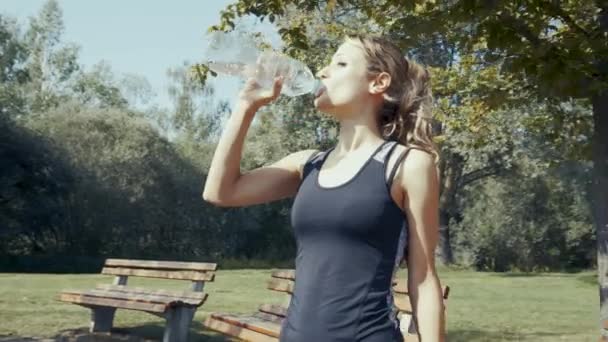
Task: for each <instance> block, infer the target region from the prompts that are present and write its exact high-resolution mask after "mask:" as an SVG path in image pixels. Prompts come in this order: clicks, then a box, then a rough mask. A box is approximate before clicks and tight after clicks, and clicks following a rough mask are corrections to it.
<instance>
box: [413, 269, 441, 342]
mask: <svg viewBox="0 0 608 342" xmlns="http://www.w3.org/2000/svg"><path fill="white" fill-rule="evenodd" d="M412 294H413V297H414V298H412V302H413V304H414V307H415V310H414V312H415V316H416V320H417V323H418V332H419V334H420V339H421V342H443V341H445V325H444V320H445V317H444V308H443V295H442V291H441V286H440V284H439V280H438V279H437V277H436V276H434V277H429V278H428V279H427V280H425V281H424V282H423V283H421V284H420V285H419V286H418V287H417V290H416V291H413V293H412Z"/></svg>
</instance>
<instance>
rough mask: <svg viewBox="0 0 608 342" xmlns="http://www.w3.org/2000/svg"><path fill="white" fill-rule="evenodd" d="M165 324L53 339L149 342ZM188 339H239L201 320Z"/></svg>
mask: <svg viewBox="0 0 608 342" xmlns="http://www.w3.org/2000/svg"><path fill="white" fill-rule="evenodd" d="M164 329H165V324H164V323H163V324H160V323H159V324H155V323H148V324H142V325H137V326H132V327H119V328H117V327H115V328H112V332H111V334H105V333H89V332H88V329H87V328H78V329H69V330H64V331H61V332H60V333H59V334H58V335H56V336H55V337H53V338H52V339H51V340H53V341H61V342H119V341H120V342H148V341H162V339H163V333H164ZM22 341H23V342H34V341H37V340H30V339H22V338H21V339H20V338H15V339H7V340H4V339H0V342H22ZM188 341H189V342H190V341H193V342H236V341H238V340H236V339H231V338H230V337H227V336H223V335H220V334H218V333H216V332H214V331H211V330H209V329H207V328H205V327H204V326H203V324H202V323H200V322H192V324H191V325H190V330H189V335H188Z"/></svg>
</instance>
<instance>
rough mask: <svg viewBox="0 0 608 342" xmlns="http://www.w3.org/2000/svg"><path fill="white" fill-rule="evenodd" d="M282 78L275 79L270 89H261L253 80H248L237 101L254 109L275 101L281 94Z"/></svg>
mask: <svg viewBox="0 0 608 342" xmlns="http://www.w3.org/2000/svg"><path fill="white" fill-rule="evenodd" d="M282 86H283V77H275V79H274V82H273V84H272V87H271V88H265V87H262V86H261V85H260V84H259V83H258V81H257V80H256V79H255V78H253V77H252V78H249V79H248V80H247V81H246V82H245V86H244V87H243V89H241V91H240V93H239V101H241V103H242V104H243V105H245V106H248V107H253V108H255V109H257V108H260V107H262V106H265V105H267V104H269V103H271V102H272V101H274V100H276V99H277V97H279V95H280V94H281V88H282Z"/></svg>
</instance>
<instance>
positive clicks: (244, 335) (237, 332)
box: [203, 316, 279, 342]
mask: <svg viewBox="0 0 608 342" xmlns="http://www.w3.org/2000/svg"><path fill="white" fill-rule="evenodd" d="M203 325H204V326H205V327H207V328H209V329H211V330H215V331H219V332H220V333H222V334H225V335H228V336H232V337H236V338H238V339H239V340H240V341H249V342H278V341H279V339H278V338H277V337H274V336H268V335H266V334H262V333H259V332H257V331H253V330H250V329H247V328H244V327H241V326H237V325H234V324H231V323H227V322H224V321H222V320H220V319H216V318H214V317H212V316H208V317H207V318H206V319H205V321H204V323H203Z"/></svg>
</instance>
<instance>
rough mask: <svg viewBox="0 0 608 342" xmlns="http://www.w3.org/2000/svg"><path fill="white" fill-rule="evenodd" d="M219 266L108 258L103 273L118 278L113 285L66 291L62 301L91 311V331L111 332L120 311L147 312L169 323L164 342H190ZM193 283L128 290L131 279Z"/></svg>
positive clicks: (62, 294) (60, 298)
mask: <svg viewBox="0 0 608 342" xmlns="http://www.w3.org/2000/svg"><path fill="white" fill-rule="evenodd" d="M216 268H217V265H216V264H214V263H202V262H176V261H153V260H128V259H107V260H106V262H105V265H104V267H103V269H102V270H101V274H107V275H114V276H116V277H115V279H114V283H113V284H99V285H97V287H96V288H95V289H90V290H63V291H62V292H61V293H60V294H59V298H58V299H59V300H60V301H64V302H69V303H73V304H77V305H81V306H84V307H88V308H90V309H91V326H90V331H91V332H109V331H110V330H111V329H112V323H113V321H114V313H115V312H116V309H129V310H137V311H145V312H149V313H151V314H154V315H157V316H160V317H163V318H165V319H166V320H167V325H166V327H165V331H164V337H163V341H165V342H169V341H186V340H187V339H188V329H189V327H190V323H191V322H192V319H193V317H194V314H195V312H196V309H197V308H198V307H199V306H201V305H202V304H203V303H204V302H205V299H206V298H207V294H206V293H203V287H204V285H205V281H213V279H214V276H215V273H214V271H215V270H216ZM129 276H132V277H148V278H161V279H178V280H190V281H192V286H191V289H190V290H185V291H167V290H161V289H147V288H140V287H127V280H128V277H129Z"/></svg>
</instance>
